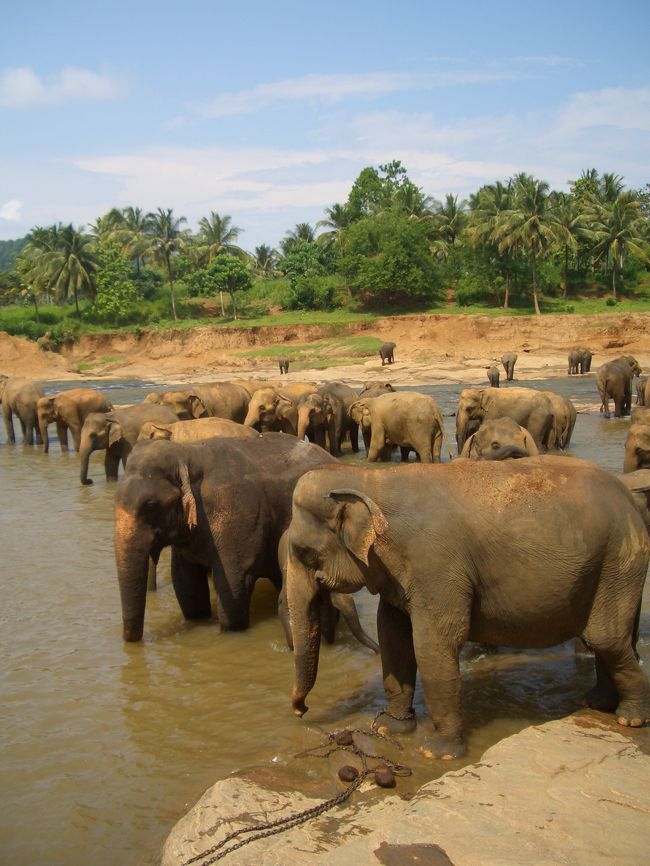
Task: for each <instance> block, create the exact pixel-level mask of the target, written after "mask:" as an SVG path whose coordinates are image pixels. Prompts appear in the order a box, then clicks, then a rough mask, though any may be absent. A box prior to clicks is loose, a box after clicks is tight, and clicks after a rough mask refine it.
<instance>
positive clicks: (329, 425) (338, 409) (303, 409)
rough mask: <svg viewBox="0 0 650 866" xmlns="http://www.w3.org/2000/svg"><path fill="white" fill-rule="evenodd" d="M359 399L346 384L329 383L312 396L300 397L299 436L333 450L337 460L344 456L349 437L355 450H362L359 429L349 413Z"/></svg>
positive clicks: (304, 395)
mask: <svg viewBox="0 0 650 866" xmlns="http://www.w3.org/2000/svg"><path fill="white" fill-rule="evenodd" d="M356 399H357V394H356V392H355V391H354V390H353V389H352V388H350V386H349V385H345V384H343V383H342V382H327V383H325V384H324V385H321V386H320V387H319V388H318V390H317V391H316V392H314V393H312V394H303V396H302V397H299V398H298V402H297V410H298V428H297V434H296V435H297V436H298V438H299V439H304V437H305V436H308V438H309V440H310V441H311V442H315V443H316V444H317V445H320V446H321V448H326V447H327V449H328V450H329V452H330V454H333V455H334V456H335V457H336V456H338V455H339V454H340V453H341V447H342V443H343V439H344V438H345V436H346V434H349V437H350V443H351V446H352V450H353V451H354V452H357V451H358V450H359V427H358V425H357V423H356V422H355V421H354V420H353V419H352V418H351V417H350V415H349V414H348V407H349V406H351V405H352V403H353V402H354V401H355V400H356Z"/></svg>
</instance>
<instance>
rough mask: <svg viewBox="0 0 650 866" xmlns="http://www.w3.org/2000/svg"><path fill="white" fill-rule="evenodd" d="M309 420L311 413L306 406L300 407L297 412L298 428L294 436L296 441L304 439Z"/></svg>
mask: <svg viewBox="0 0 650 866" xmlns="http://www.w3.org/2000/svg"><path fill="white" fill-rule="evenodd" d="M310 420H311V412H310V411H309V408H308V407H307V406H301V407H300V409H299V410H298V427H297V432H296V435H297V437H298V439H304V438H305V436H306V434H307V428H308V427H309V421H310Z"/></svg>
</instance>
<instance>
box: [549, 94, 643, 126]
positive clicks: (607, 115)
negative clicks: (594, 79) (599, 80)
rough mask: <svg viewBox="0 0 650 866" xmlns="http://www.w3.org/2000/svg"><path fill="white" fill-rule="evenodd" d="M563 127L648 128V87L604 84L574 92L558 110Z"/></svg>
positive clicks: (559, 121)
mask: <svg viewBox="0 0 650 866" xmlns="http://www.w3.org/2000/svg"><path fill="white" fill-rule="evenodd" d="M558 125H559V126H560V127H561V128H562V129H564V130H580V129H586V128H588V127H598V126H614V127H618V128H619V129H621V130H623V129H642V130H645V131H646V132H647V131H650V87H639V88H626V87H607V88H604V89H603V90H591V91H584V92H581V93H576V94H574V96H573V97H572V98H571V99H570V100H569V101H568V103H567V104H566V105H565V106H564V107H563V108H562V109H561V111H560V113H559V117H558Z"/></svg>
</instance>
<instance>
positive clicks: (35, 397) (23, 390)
mask: <svg viewBox="0 0 650 866" xmlns="http://www.w3.org/2000/svg"><path fill="white" fill-rule="evenodd" d="M42 396H43V390H42V388H41V386H40V385H37V384H36V382H32V381H31V380H30V379H18V378H15V379H12V378H9V377H7V376H2V377H0V399H1V400H2V416H3V418H4V423H5V430H6V431H7V442H9V443H11V444H12V445H14V444H15V443H16V434H15V432H14V421H13V417H14V415H15V416H16V417H17V418H18V421H19V422H20V427H21V430H22V433H23V442H24V443H25V445H33V444H34V436H36V443H37V444H38V445H40V444H41V434H40V431H39V429H38V416H37V414H36V404H37V403H38V401H39V400H40V399H41V397H42Z"/></svg>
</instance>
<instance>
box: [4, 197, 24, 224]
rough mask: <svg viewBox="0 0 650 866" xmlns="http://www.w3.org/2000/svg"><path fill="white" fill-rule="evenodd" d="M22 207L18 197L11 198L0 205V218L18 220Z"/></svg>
mask: <svg viewBox="0 0 650 866" xmlns="http://www.w3.org/2000/svg"><path fill="white" fill-rule="evenodd" d="M22 209H23V203H22V202H21V201H20V199H18V198H12V199H10V200H9V201H6V202H5V203H4V204H3V205H0V220H7V222H12V223H13V222H19V221H20V212H21V211H22Z"/></svg>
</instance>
